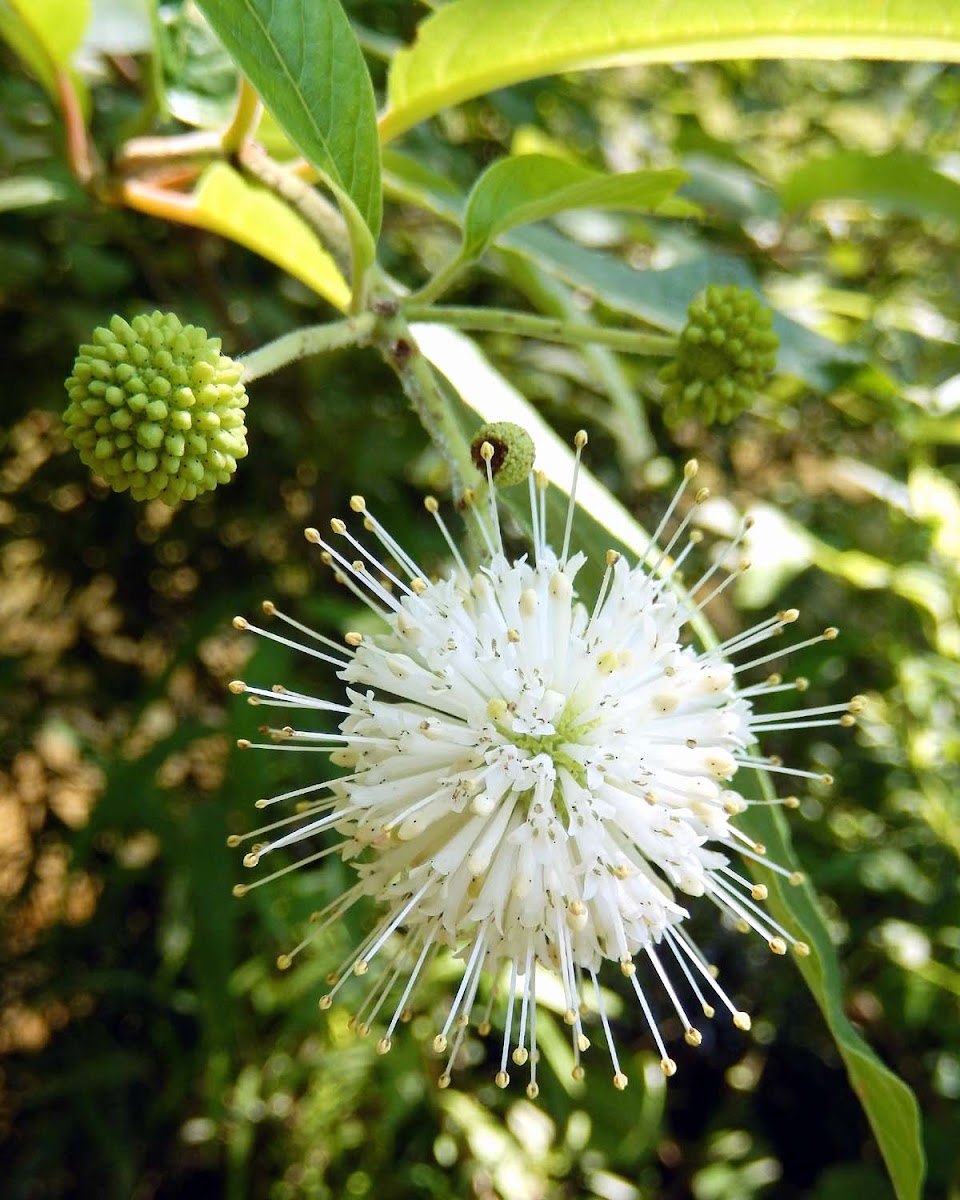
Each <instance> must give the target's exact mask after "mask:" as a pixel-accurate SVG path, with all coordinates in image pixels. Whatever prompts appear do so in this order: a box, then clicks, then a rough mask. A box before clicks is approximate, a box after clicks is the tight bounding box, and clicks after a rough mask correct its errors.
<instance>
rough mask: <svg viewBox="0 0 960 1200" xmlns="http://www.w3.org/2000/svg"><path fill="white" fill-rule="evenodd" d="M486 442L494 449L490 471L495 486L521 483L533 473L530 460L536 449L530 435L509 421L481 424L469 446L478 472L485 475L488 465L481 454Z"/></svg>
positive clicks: (534, 455)
mask: <svg viewBox="0 0 960 1200" xmlns="http://www.w3.org/2000/svg"><path fill="white" fill-rule="evenodd" d="M485 442H486V443H488V444H489V445H490V446H492V447H493V454H492V456H490V472H491V474H492V475H493V478H494V481H495V482H496V484H497V487H513V485H514V484H515V483H523V481H524V480H525V479H526V478H527V476H528V475H529V474H530V472H531V471H532V470H533V460H534V458H535V457H536V448H535V446H534V444H533V438H532V437H531V436H530V434H529V433H527V431H526V430H525V429H524V428H522V427H521V426H520V425H514V423H513V422H512V421H492V422H491V423H490V424H488V425H481V426H480V428H479V429H478V430H477V433H476V436H475V437H474V439H473V441H472V442H471V443H470V457H471V458H472V459H473V461H474V464H475V465H476V468H477V470H478V471H480V472H481V473H482V474H484V475H486V473H487V463H486V459H485V457H484V455H483V445H484V443H485ZM488 453H489V452H488Z"/></svg>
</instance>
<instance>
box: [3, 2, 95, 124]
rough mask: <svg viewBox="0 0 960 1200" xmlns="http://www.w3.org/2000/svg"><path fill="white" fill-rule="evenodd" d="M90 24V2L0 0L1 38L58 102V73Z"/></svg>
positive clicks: (76, 47)
mask: <svg viewBox="0 0 960 1200" xmlns="http://www.w3.org/2000/svg"><path fill="white" fill-rule="evenodd" d="M89 23H90V0H0V37H3V39H4V40H5V41H7V42H8V43H9V44H10V45H11V46H12V47H13V49H14V51H15V52H16V53H17V54H18V55H19V56H20V58H22V59H23V61H24V62H25V63H26V64H27V66H28V67H29V68H30V69H31V71H33V73H34V74H35V75H36V76H37V78H38V79H39V80H40V82H41V83H42V84H43V86H44V88H45V89H46V90H47V92H48V93H49V95H50V96H51V97H52V98H53V99H54V100H56V101H59V95H58V91H57V72H58V71H59V70H61V69H63V68H66V67H67V66H68V65H69V62H70V59H71V58H72V57H73V54H74V52H75V51H76V50H77V49H78V48H79V46H80V43H81V42H82V41H83V35H84V33H85V32H86V30H87V26H88V25H89Z"/></svg>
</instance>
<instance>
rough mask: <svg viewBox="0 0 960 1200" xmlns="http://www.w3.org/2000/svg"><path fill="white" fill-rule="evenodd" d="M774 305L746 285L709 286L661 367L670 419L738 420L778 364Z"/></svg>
mask: <svg viewBox="0 0 960 1200" xmlns="http://www.w3.org/2000/svg"><path fill="white" fill-rule="evenodd" d="M772 323H773V314H772V313H771V312H770V309H769V308H767V307H766V305H765V304H764V303H763V302H762V301H761V300H760V299H758V298H757V296H755V295H754V294H753V292H748V291H746V290H745V289H744V288H739V287H735V286H732V285H731V286H730V287H720V286H717V285H714V286H712V287H708V288H707V290H706V292H705V293H704V295H703V297H702V299H698V300H694V302H693V303H692V304H691V305H690V308H689V309H688V310H687V323H686V325H685V326H684V328H683V332H682V333H681V334H680V341H679V345H678V347H677V356H676V358H675V359H674V361H673V362H672V363H670V364H669V365H667V366H666V367H664V368H663V369H662V370H661V371H660V381H661V383H663V384H664V389H663V404H664V415H665V417H666V420H667V422H668V423H669V424H671V425H672V424H675V423H676V422H678V421H682V420H685V419H688V418H691V417H693V418H696V419H697V420H699V421H702V422H703V423H704V424H705V425H712V424H713V423H714V422H715V421H722V422H727V421H732V420H733V418H734V417H736V416H738V415H739V414H740V413H741V412H743V411H744V409H746V408H749V407H750V405H751V403H752V401H753V397H754V394H755V393H756V392H757V390H758V389H759V388H761V387H762V386H763V384H764V382H765V380H766V378H767V376H768V375H769V374H770V372H771V371H773V370H774V368H775V367H776V365H777V346H778V345H779V340H778V338H777V335H776V334H775V333H774V332H773V329H772Z"/></svg>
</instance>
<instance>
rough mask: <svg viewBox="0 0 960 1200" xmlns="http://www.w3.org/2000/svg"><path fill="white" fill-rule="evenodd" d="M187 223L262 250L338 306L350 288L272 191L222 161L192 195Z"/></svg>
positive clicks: (343, 304) (344, 304)
mask: <svg viewBox="0 0 960 1200" xmlns="http://www.w3.org/2000/svg"><path fill="white" fill-rule="evenodd" d="M194 201H195V208H194V213H195V216H194V217H191V218H189V219H190V223H191V224H194V225H200V226H201V227H202V228H203V229H209V230H211V231H212V232H213V233H219V234H222V235H223V236H224V237H228V238H231V239H232V240H233V241H235V242H239V243H240V245H241V246H246V247H247V249H248V250H253V251H255V253H257V254H261V255H262V256H263V257H264V258H266V259H268V260H269V261H270V262H274V263H276V264H277V266H279V267H283V269H284V270H285V271H289V272H290V274H291V275H293V276H294V277H295V278H296V279H299V280H300V281H301V282H302V283H305V284H306V285H307V287H310V288H313V290H314V291H315V292H318V293H319V294H320V295H321V296H323V297H324V299H325V300H329V301H330V303H331V304H333V305H334V306H335V307H337V308H339V309H346V307H347V305H348V304H349V302H350V288H349V286H348V285H347V281H346V280H345V279H344V278H343V276H342V275H341V274H340V271H339V270H338V269H337V266H336V263H334V261H333V259H332V258H331V257H330V255H329V254H328V253H327V252H326V250H324V248H323V247H322V246H321V245H320V242H319V241H318V240H317V237H316V235H315V234H314V232H313V230H312V229H311V228H310V226H309V225H307V223H306V221H304V220H303V219H302V218H301V217H299V216H298V215H297V214H296V213H295V212H294V211H293V210H292V209H291V208H290V207H289V206H288V205H286V204H284V202H283V201H282V200H280V199H279V198H278V197H277V196H275V195H274V194H273V192H271V191H268V190H267V189H266V188H265V187H261V186H260V185H259V184H255V183H249V182H248V181H247V180H246V179H244V177H243V176H242V175H240V174H238V173H237V172H236V171H234V170H233V168H232V167H228V166H227V165H226V164H225V163H214V164H213V165H212V166H211V167H208V168H207V170H206V171H205V172H204V174H203V176H202V177H201V179H200V181H199V183H198V184H197V188H196V191H195V193H194Z"/></svg>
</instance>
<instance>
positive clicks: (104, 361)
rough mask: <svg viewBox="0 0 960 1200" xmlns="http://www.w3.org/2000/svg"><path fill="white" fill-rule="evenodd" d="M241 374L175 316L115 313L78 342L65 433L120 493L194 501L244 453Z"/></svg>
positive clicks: (202, 333)
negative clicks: (129, 318) (88, 338)
mask: <svg viewBox="0 0 960 1200" xmlns="http://www.w3.org/2000/svg"><path fill="white" fill-rule="evenodd" d="M242 371H243V368H242V367H241V366H240V364H239V363H236V362H234V361H233V359H230V358H227V357H226V355H224V354H221V353H220V339H219V338H208V337H207V332H206V330H205V329H200V328H199V327H198V326H196V325H182V324H181V323H180V320H179V318H178V317H176V316H174V314H173V313H161V312H155V313H152V314H150V315H149V316H147V315H142V316H139V317H134V318H133V320H132V321H131V322H129V323H128V322H127V321H125V320H124V319H123V318H122V317H113V318H112V319H111V321H110V327H109V329H103V328H100V329H95V330H94V332H93V339H92V343H91V344H90V345H89V346H81V347H80V352H79V354H78V355H77V359H76V362H75V363H74V364H73V374H72V375H71V376H70V378H69V379H68V380H67V381H66V384H65V386H66V389H67V395H68V396H69V397H70V403H69V405H68V406H67V410H66V412H65V413H64V414H63V423H64V426H65V430H66V434H67V437H68V438H69V440H70V441H71V442H72V443H73V445H74V446H75V447H76V448H77V450H78V452H79V454H80V458H81V459H82V460H83V462H84V463H85V464H86V465H87V466H88V467H90V469H91V470H93V471H95V472H96V473H97V474H98V475H100V476H102V477H103V478H104V479H105V480H106V481H107V483H109V485H110V486H111V487H112V488H113V490H114V491H115V492H126V491H129V492H130V494H131V495H132V496H133V498H134V499H135V500H154V499H159V500H163V501H165V502H166V503H167V504H176V503H177V502H178V501H179V500H193V499H194V498H195V497H196V496H199V495H200V493H201V492H209V491H211V490H212V489H213V488H215V487H216V486H217V484H218V483H227V482H228V481H229V480H230V477H231V475H233V473H234V471H236V469H237V460H238V459H240V458H246V455H247V440H246V434H247V429H246V426H245V425H244V423H243V410H244V408H246V405H247V394H246V391H245V389H244V386H243V384H242V383H241V382H240V376H241V374H242Z"/></svg>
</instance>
